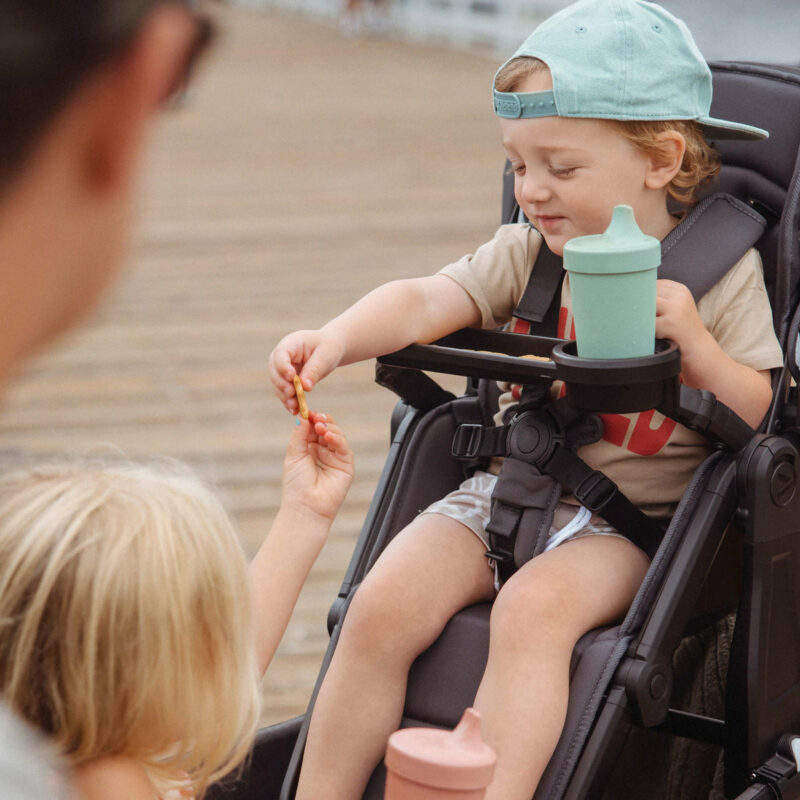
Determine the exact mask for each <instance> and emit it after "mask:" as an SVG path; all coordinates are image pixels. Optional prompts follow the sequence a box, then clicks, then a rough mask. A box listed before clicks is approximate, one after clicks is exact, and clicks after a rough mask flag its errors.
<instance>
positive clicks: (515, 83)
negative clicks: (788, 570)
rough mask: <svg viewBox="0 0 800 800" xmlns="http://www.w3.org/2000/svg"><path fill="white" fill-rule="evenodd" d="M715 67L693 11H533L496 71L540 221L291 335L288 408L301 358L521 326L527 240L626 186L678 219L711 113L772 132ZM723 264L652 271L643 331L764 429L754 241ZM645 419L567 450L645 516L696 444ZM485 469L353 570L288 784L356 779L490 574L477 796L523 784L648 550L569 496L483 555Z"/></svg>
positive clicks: (310, 791)
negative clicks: (652, 329)
mask: <svg viewBox="0 0 800 800" xmlns="http://www.w3.org/2000/svg"><path fill="white" fill-rule="evenodd" d="M710 81H711V78H710V73H709V70H708V67H707V66H706V64H705V62H704V61H703V60H702V58H701V56H700V55H699V53H698V52H697V50H696V47H695V46H694V44H693V42H692V40H691V37H690V34H689V33H688V31H687V30H686V29H685V27H684V26H682V24H681V23H679V22H678V21H677V20H675V19H674V18H673V17H672V16H671V15H669V14H668V13H666V12H664V11H663V10H662V9H660V8H659V7H658V6H655V5H653V4H649V3H644V2H638V0H583V2H579V3H576V4H575V5H574V6H571V7H569V8H568V9H565V10H564V11H562V12H560V13H559V14H556V15H555V16H554V17H552V18H551V19H550V20H549V21H548V22H546V23H544V24H543V25H542V26H540V28H538V29H537V31H535V32H534V34H533V35H532V36H531V37H530V38H529V39H528V40H527V41H526V42H525V44H523V46H522V47H521V48H520V50H519V51H518V52H517V53H516V54H515V55H514V56H513V57H512V59H510V60H509V62H507V63H506V64H505V65H504V66H503V67H502V68H501V70H500V71H499V72H498V74H497V76H496V77H495V85H494V89H495V110H496V113H497V114H498V115H499V116H500V117H501V128H502V132H503V141H504V147H505V150H506V154H507V156H508V159H509V161H510V163H511V169H512V170H513V172H514V183H515V196H516V198H517V201H518V203H519V205H520V207H521V208H522V209H523V210H524V212H525V213H526V215H527V217H528V219H530V220H532V222H533V223H534V224H533V225H529V224H525V223H522V224H518V225H512V226H504V227H503V228H501V229H500V230H499V231H498V233H497V234H496V236H495V238H494V239H493V240H492V241H491V242H489V243H488V244H487V245H484V246H483V247H481V248H480V249H479V250H478V251H477V252H476V254H475V255H474V256H471V257H467V258H464V259H462V260H461V261H459V262H457V263H456V264H453V265H450V266H449V267H446V268H445V269H444V270H442V271H441V272H440V273H438V274H437V275H435V276H432V277H430V278H424V279H418V280H413V281H397V282H393V283H391V284H387V285H386V286H383V287H380V288H379V289H377V290H376V291H375V292H373V293H371V294H369V295H367V297H365V298H364V299H362V300H361V301H359V303H357V304H356V305H355V306H353V307H352V308H351V309H349V310H348V311H346V312H345V313H344V314H342V315H341V316H340V317H338V318H336V319H335V320H333V321H331V322H330V323H328V324H327V325H326V326H324V327H323V328H322V329H321V330H319V331H306V332H298V333H295V334H291V335H290V336H288V337H286V338H285V339H284V340H283V341H282V342H281V343H280V344H279V345H278V346H277V347H276V349H275V351H274V352H273V355H272V357H271V365H270V369H271V375H272V378H273V381H274V383H275V386H276V391H277V393H278V395H279V397H280V398H281V399H282V400H283V402H284V403H285V405H286V406H287V408H289V409H290V410H292V411H295V410H296V401H295V399H294V390H293V388H292V386H291V381H292V377H293V375H294V374H296V373H299V375H300V378H301V380H302V381H303V383H304V385H305V387H306V389H311V388H312V387H313V386H314V384H315V383H316V382H318V381H319V380H320V379H321V378H323V377H324V376H325V375H326V374H327V373H328V372H330V371H331V370H332V369H334V368H335V367H336V366H338V365H340V364H345V363H349V362H352V361H356V360H360V359H363V358H370V357H374V356H377V355H382V354H385V353H388V352H391V351H393V350H396V349H398V348H400V347H404V346H406V345H408V344H411V343H413V342H429V341H432V340H434V339H437V338H439V337H441V336H443V335H445V334H448V333H451V332H452V331H454V330H457V329H460V328H464V327H470V326H476V327H477V326H479V327H483V328H495V327H497V326H498V325H501V324H510V325H511V327H512V330H517V331H519V330H520V329H521V326H523V325H524V323H523V322H520V320H519V319H518V318H517V314H516V309H517V305H518V303H520V301H521V299H522V298H523V295H524V294H525V292H526V289H527V286H528V281H529V278H531V277H532V281H531V285H535V283H536V273H537V268H538V264H539V262H540V254H541V253H542V252H543V251H544V250H545V249H547V250H549V252H550V253H552V254H555V255H556V256H559V255H561V253H562V252H563V246H564V244H565V242H566V241H568V240H569V239H571V238H573V237H574V236H579V235H583V234H592V233H600V232H601V231H602V230H604V228H605V227H606V225H607V224H608V221H609V219H610V216H611V211H612V209H613V207H614V206H615V205H617V204H620V203H625V204H627V205H630V206H632V207H633V209H634V212H635V214H636V218H637V221H638V223H639V225H640V227H641V228H642V229H643V230H644V231H645V232H646V233H649V234H651V235H653V236H656V237H657V238H659V239H661V240H662V241H669V240H670V239H672V240H673V241H674V240H678V239H680V237H681V236H682V235H683V232H684V230H685V228H686V227H687V226H689V225H691V224H693V222H694V221H693V218H692V217H691V215H689V216H686V217H685V219H684V220H683V222H681V219H680V215H675V214H673V213H671V212H670V209H669V208H668V198H670V197H672V198H674V199H676V200H678V201H679V202H681V203H682V204H683V205H684V208H686V207H690V206H691V205H692V204H693V202H694V201H695V190H696V189H697V188H698V187H699V186H700V184H702V183H703V182H704V181H705V180H706V179H708V178H710V177H711V176H712V175H713V174H714V172H715V164H714V156H713V152H712V151H711V150H710V149H709V148H708V147H707V145H706V144H705V142H704V139H703V134H704V132H705V133H707V132H711V131H714V132H715V134H716V135H722V136H732V137H740V138H745V139H747V138H750V139H757V138H760V137H763V136H764V135H765V134H764V132H763V131H760V130H759V129H756V128H752V127H750V126H746V125H742V124H738V123H734V122H726V121H722V120H717V119H713V118H711V117H710V116H709V106H710V100H711V92H710ZM682 225H683V226H684V227H683V228H682ZM728 266H729V267H730V269H729V270H728V271H727V273H726V274H725V276H724V278H722V279H721V280H719V281H717V283H716V284H715V285H714V286H713V287H710V289H709V291H708V292H707V293H706V294H705V295H704V296H703V297H702V299H700V300H699V301H698V303H697V304H695V301H694V299H693V298H692V295H691V293H690V292H689V291H688V290H687V289H686V288H685V287H683V286H682V285H680V284H678V283H676V282H673V281H668V280H662V281H661V282H660V283H659V291H658V307H657V315H658V316H657V321H656V333H657V336H659V337H660V338H669V339H672V340H674V341H675V342H677V344H678V345H679V346H680V348H681V355H682V365H683V368H682V373H681V379H682V381H683V382H684V383H685V384H687V385H688V386H693V387H697V388H702V389H706V390H709V391H713V392H714V393H715V394H716V396H717V397H718V398H719V399H720V400H722V401H723V402H725V403H727V405H728V406H730V407H731V408H732V409H733V410H734V411H736V412H737V413H738V414H739V416H741V417H742V418H743V419H744V420H745V421H747V422H748V423H749V424H750V425H752V426H753V427H756V426H758V425H759V423H760V422H761V420H762V418H763V416H764V414H765V412H766V411H767V409H768V407H769V404H770V400H771V396H772V392H771V386H770V379H769V370H770V369H771V368H774V367H778V366H780V365H781V364H782V353H781V349H780V346H779V345H778V342H777V340H776V338H775V335H774V332H773V330H772V315H771V310H770V306H769V302H768V300H767V296H766V292H765V289H764V284H763V278H762V276H761V271H760V261H759V258H758V255H757V253H756V252H755V251H754V250H752V249H747V250H746V251H745V252H743V253H740V254H738V257H737V258H735V259H733V260H732V261H731V263H730V264H729V265H728ZM570 306H571V304H570V295H569V283H568V280H566V279H565V280H564V282H563V285H562V286H561V292H560V303H559V309H558V310H559V312H560V313H559V317H560V320H559V321H560V331H559V333H560V334H561V335H564V334H565V333H568V332H569V331H570V327H571V325H570V323H571V311H570ZM559 389H560V387H559V386H558V385H555V386H554V387H553V393H554V395H555V396H557V394H558V392H559ZM515 395H516V396H515ZM519 399H520V396H519V389H517V388H515V387H510V388H509V394H508V396H507V397H506V398H505V399H502V400H501V415H504V416H506V417H507V416H508V415H509V414H510V413H513V411H512V410H511V409H513V407H514V406H515V405H516V403H517V402H518V401H519ZM523 399H524V398H523ZM652 420H653V417H652V414H651V415H650V416H649V417H644V415H639V414H635V415H632V416H624V417H622V416H618V417H614V416H607V417H606V418H605V420H604V422H605V431H604V434H603V438H602V439H600V440H599V441H597V442H595V443H591V444H587V445H585V446H583V447H582V448H580V455H581V457H582V458H583V459H584V460H585V461H586V462H587V463H589V464H590V465H591V466H592V467H593V468H602V469H603V470H604V471H605V472H607V473H608V474H609V475H610V476H611V477H612V478H613V480H614V481H615V482H616V483H617V484H618V485H619V486H620V488H621V489H622V491H624V492H625V494H627V495H628V497H629V498H630V499H631V500H632V501H633V502H634V503H636V504H637V505H641V506H643V507H644V508H645V510H646V511H647V512H648V513H649V514H651V515H654V516H665V515H666V514H668V513H670V511H671V510H672V509H673V508H674V505H675V503H676V502H677V500H678V499H679V497H680V496H681V493H682V491H683V489H684V488H685V486H686V484H687V483H688V481H689V478H690V476H691V473H692V471H693V470H694V468H695V467H696V466H697V465H698V464H699V463H700V461H702V459H703V458H704V456H705V455H706V453H707V445H706V444H705V442H704V440H703V439H702V438H701V437H700V436H698V435H697V434H695V433H693V432H691V431H689V430H688V429H686V428H684V427H683V426H681V425H678V424H670V423H671V421H669V420H665V421H664V422H663V423H661V424H658V423H657V424H656V428H653V423H652ZM642 431H644V435H642ZM637 432H639V435H638V436H637V437H634V434H635V433H637ZM645 455H648V456H651V458H650V459H648V460H643V456H645ZM495 481H496V477H495V475H494V474H493V472H492V471H489V472H485V473H481V472H479V473H476V474H474V475H472V476H470V477H469V478H468V479H467V480H466V481H465V482H464V483H463V484H462V485H461V487H460V488H459V489H458V490H456V491H455V492H454V493H452V494H450V495H448V496H447V497H446V498H444V499H443V500H441V501H439V502H437V503H434V504H433V505H432V506H430V507H429V508H428V509H426V511H425V512H424V513H423V514H421V515H420V516H419V517H417V519H415V520H414V521H413V522H412V523H411V524H410V525H409V526H408V527H407V528H406V529H405V530H404V531H402V532H401V533H400V534H398V535H397V536H396V537H395V538H394V539H393V540H392V541H391V542H390V544H389V545H388V547H387V548H386V550H385V551H384V553H383V554H382V555H381V556H380V558H379V559H378V561H377V563H376V564H375V565H374V567H373V568H372V570H371V571H370V572H369V574H368V575H367V577H366V578H365V580H364V582H363V583H362V585H361V586H360V588H359V590H358V592H357V593H356V595H355V598H354V599H353V602H352V604H351V606H350V608H349V610H348V613H347V617H346V618H345V622H344V625H343V629H342V631H341V636H340V639H339V643H338V646H337V649H336V652H335V654H334V657H333V660H332V663H331V665H330V668H329V670H328V673H327V675H326V677H325V680H324V682H323V685H322V687H321V689H320V692H319V695H318V697H317V701H316V705H315V708H314V712H313V717H312V721H311V725H310V730H309V737H308V743H307V746H306V750H305V755H304V761H303V769H302V772H301V776H300V782H299V786H298V790H297V797H298V798H300V799H302V800H308V798H331V799H333V798H352V797H358V796H360V795H361V793H362V792H363V789H364V787H365V785H366V783H367V780H368V778H369V775H370V773H371V771H372V769H373V767H374V766H375V764H376V763H377V762H378V761H379V759H380V757H381V755H382V753H383V750H384V748H385V744H386V739H387V738H388V735H389V734H390V733H391V732H392V731H393V730H394V729H395V728H396V727H397V726H398V724H399V722H400V719H401V715H402V709H403V700H404V690H405V685H406V679H407V675H408V670H409V668H410V666H411V664H412V662H413V661H414V659H415V658H416V657H417V656H418V655H419V654H420V653H421V652H422V651H423V650H425V649H426V648H427V647H428V646H429V645H430V644H431V643H432V642H433V641H434V640H435V639H436V638H437V636H438V635H439V634H440V632H441V631H442V629H443V628H444V626H445V624H446V623H447V621H448V620H449V619H450V617H451V616H452V615H453V614H454V613H455V612H457V611H458V610H460V609H462V608H464V607H466V606H469V605H471V604H473V603H476V602H479V601H483V600H489V599H492V598H493V597H494V595H495V592H496V590H497V588H498V586H499V584H500V581H505V583H503V584H502V586H501V587H500V591H499V594H498V595H497V599H496V600H495V603H494V609H493V612H492V621H491V640H490V649H489V659H488V663H487V666H486V670H485V672H484V675H483V679H482V681H481V685H480V688H479V690H478V694H477V697H476V701H475V704H476V706H477V707H478V709H479V710H480V711H481V713H482V716H483V719H484V725H485V729H484V733H485V736H486V738H487V740H488V741H489V742H490V744H492V746H493V747H494V748H495V750H496V751H497V753H498V763H497V772H496V776H495V779H494V781H493V783H492V785H491V787H490V789H489V793H488V795H487V797H490V798H493V799H494V798H503V800H509V799H512V800H513V798H525V800H528V798H530V797H531V795H532V794H533V792H534V790H535V788H536V786H537V784H538V782H539V779H540V776H541V775H542V772H543V771H544V768H545V766H546V765H547V762H548V760H549V757H550V755H551V753H552V751H553V749H554V747H555V745H556V742H557V740H558V737H559V733H560V731H561V727H562V724H563V721H564V717H565V714H566V703H567V695H568V677H569V661H570V655H571V653H572V650H573V647H574V645H575V643H576V641H577V640H578V639H579V638H580V637H581V636H582V635H583V634H584V633H585V632H586V631H588V630H590V629H593V628H596V627H598V626H600V625H603V624H608V623H610V622H613V621H615V620H618V619H619V618H621V617H622V615H623V614H624V613H625V611H626V610H627V608H628V606H629V605H630V603H631V601H632V599H633V597H634V595H635V594H636V591H637V589H638V587H639V584H640V583H641V580H642V578H643V577H644V575H645V572H646V571H647V567H648V563H649V562H648V558H647V555H646V554H645V553H644V552H643V551H642V549H640V548H639V547H637V546H636V545H634V544H633V543H632V542H631V541H629V539H628V538H627V537H626V535H625V533H626V531H624V530H618V529H616V528H615V527H613V526H612V525H611V524H609V522H608V521H607V520H604V519H603V518H602V517H600V516H598V515H594V514H592V513H590V512H589V511H587V510H585V509H583V508H581V506H580V504H579V503H577V502H576V501H575V499H574V498H572V497H566V498H564V500H563V501H562V502H561V503H560V504H559V505H558V507H557V508H556V509H555V511H554V516H553V525H552V528H551V530H550V538H549V543H548V544H546V545H545V548H544V550H545V552H543V553H542V554H540V555H538V556H537V557H536V558H534V559H532V560H530V561H528V562H527V563H526V564H525V565H524V566H523V567H522V568H521V569H520V570H519V571H518V572H516V573H514V574H513V575H511V576H509V575H508V574H502V573H499V574H496V572H495V570H493V569H489V568H487V565H489V566H491V562H487V560H486V559H485V557H484V556H485V553H486V549H487V547H488V546H489V545H490V544H491V542H490V541H489V538H488V536H487V533H486V529H487V523H489V521H490V507H491V503H490V501H491V495H492V492H493V487H494V486H495ZM556 543H557V544H558V546H557V547H555V546H549V545H555V544H556ZM498 572H499V571H498ZM343 726H346V728H347V730H348V735H347V736H342V735H341V731H342V728H343Z"/></svg>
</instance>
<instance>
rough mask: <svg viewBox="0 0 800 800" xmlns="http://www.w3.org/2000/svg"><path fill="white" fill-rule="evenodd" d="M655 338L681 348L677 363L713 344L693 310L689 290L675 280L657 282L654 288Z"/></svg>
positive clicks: (696, 312)
mask: <svg viewBox="0 0 800 800" xmlns="http://www.w3.org/2000/svg"><path fill="white" fill-rule="evenodd" d="M656 338H658V339H672V341H674V342H676V343H677V344H678V347H680V349H681V360H682V362H684V363H686V362H689V361H691V359H692V357H693V356H694V355H695V353H696V352H697V351H698V350H700V349H702V348H704V347H705V346H706V345H708V344H712V343H713V342H714V339H713V337H712V336H711V334H710V333H709V332H708V331H707V330H706V328H705V326H704V325H703V321H702V320H701V319H700V314H699V313H698V311H697V306H696V305H695V302H694V298H693V297H692V293H691V292H690V291H689V289H688V288H687V287H686V286H684V285H683V284H682V283H677V282H676V281H668V280H659V281H658V282H657V285H656Z"/></svg>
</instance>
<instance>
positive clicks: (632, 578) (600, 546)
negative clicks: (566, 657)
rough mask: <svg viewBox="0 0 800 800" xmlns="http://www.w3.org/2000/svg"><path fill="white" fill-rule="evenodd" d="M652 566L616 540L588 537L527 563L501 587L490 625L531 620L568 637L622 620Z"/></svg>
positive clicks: (631, 546)
mask: <svg viewBox="0 0 800 800" xmlns="http://www.w3.org/2000/svg"><path fill="white" fill-rule="evenodd" d="M649 564H650V562H649V559H648V558H647V556H646V555H645V554H644V553H643V552H642V551H641V550H640V549H639V548H638V547H636V546H635V545H634V544H632V543H631V542H629V541H627V540H626V539H622V538H620V537H616V536H584V537H581V538H579V539H574V540H571V541H568V542H566V543H565V544H563V545H561V546H560V547H557V548H555V549H553V550H549V551H547V552H545V553H542V554H541V555H540V556H537V557H536V558H534V559H532V560H531V561H529V562H528V563H527V564H525V565H524V566H523V567H522V568H521V569H520V570H519V571H518V572H517V573H515V574H514V575H513V576H512V577H511V579H510V580H509V581H508V582H507V583H506V584H505V585H504V586H503V588H502V589H501V591H500V594H499V596H498V599H497V602H496V603H495V609H494V611H495V613H494V614H493V620H492V624H493V627H494V626H495V625H496V624H499V625H501V626H502V625H504V624H507V623H509V622H510V623H512V624H513V623H514V622H515V621H519V620H520V619H521V618H522V619H525V618H528V619H530V620H532V622H533V623H534V624H551V625H552V627H553V628H554V629H557V630H558V631H560V632H561V633H563V634H565V635H567V636H570V637H580V636H582V635H583V634H584V633H585V632H586V631H589V630H592V628H597V627H600V626H601V625H608V624H610V623H612V622H615V621H617V620H619V619H620V618H621V617H622V616H623V615H624V614H625V612H626V611H627V610H628V607H629V606H630V604H631V602H632V601H633V598H634V597H635V595H636V592H637V590H638V589H639V586H640V584H641V582H642V579H643V578H644V576H645V574H646V572H647V568H648V566H649Z"/></svg>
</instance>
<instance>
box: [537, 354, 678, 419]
mask: <svg viewBox="0 0 800 800" xmlns="http://www.w3.org/2000/svg"><path fill="white" fill-rule="evenodd" d="M552 359H553V362H554V363H555V365H556V375H557V377H558V379H559V380H562V381H564V384H565V386H566V392H567V397H568V398H569V401H570V403H571V404H572V405H573V406H575V407H576V408H580V409H583V410H584V411H606V412H609V413H617V414H625V413H630V412H634V411H645V410H647V409H650V408H657V407H659V406H664V405H665V404H667V405H669V404H670V402H671V401H674V399H675V397H676V395H677V392H678V389H679V385H678V375H679V374H680V371H681V354H680V350H678V345H677V344H675V342H672V341H668V340H666V339H657V340H656V347H655V353H653V355H651V356H641V357H638V358H613V359H603V358H581V357H580V356H578V352H577V346H576V343H575V342H574V341H572V342H561V343H559V344H557V345H555V347H553V350H552Z"/></svg>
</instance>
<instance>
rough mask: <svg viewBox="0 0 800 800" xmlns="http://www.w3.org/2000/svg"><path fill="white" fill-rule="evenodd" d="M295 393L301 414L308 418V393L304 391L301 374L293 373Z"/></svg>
mask: <svg viewBox="0 0 800 800" xmlns="http://www.w3.org/2000/svg"><path fill="white" fill-rule="evenodd" d="M292 383H294V393H295V394H296V395H297V406H298V408H299V409H300V416H301V417H302V418H303V419H308V403H306V393H305V392H304V391H303V384H302V383H300V376H299V375H293V376H292Z"/></svg>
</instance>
